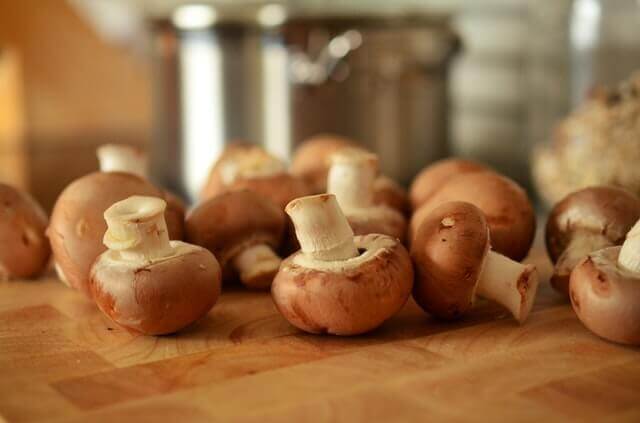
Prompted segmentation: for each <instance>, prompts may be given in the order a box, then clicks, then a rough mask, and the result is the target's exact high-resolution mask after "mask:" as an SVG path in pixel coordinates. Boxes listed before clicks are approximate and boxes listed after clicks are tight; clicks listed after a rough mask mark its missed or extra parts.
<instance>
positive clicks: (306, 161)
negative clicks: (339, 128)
mask: <svg viewBox="0 0 640 423" xmlns="http://www.w3.org/2000/svg"><path fill="white" fill-rule="evenodd" d="M343 148H362V147H359V146H358V144H357V143H356V142H355V141H353V140H350V139H348V138H344V137H341V136H339V135H331V134H322V135H316V136H314V137H311V138H309V139H307V140H305V141H303V142H302V143H301V144H300V146H299V147H298V148H297V149H296V151H295V153H294V155H293V159H292V161H291V173H293V174H294V175H297V176H300V177H302V178H304V179H305V180H306V181H307V182H308V184H309V186H310V187H311V192H312V193H315V194H321V193H324V192H326V191H327V176H328V173H329V168H330V167H331V156H332V155H333V154H334V153H337V152H338V151H340V150H341V149H343ZM362 150H365V149H364V148H362ZM365 151H366V150H365ZM373 191H374V194H373V202H374V204H377V205H385V206H389V207H391V208H393V209H396V210H397V211H399V212H400V213H402V214H407V213H408V211H409V198H408V195H407V192H406V190H405V189H404V188H403V187H402V186H400V185H399V184H398V183H396V182H395V181H394V180H392V179H391V178H389V177H387V176H384V175H380V176H378V177H377V178H376V181H375V183H374V185H373Z"/></svg>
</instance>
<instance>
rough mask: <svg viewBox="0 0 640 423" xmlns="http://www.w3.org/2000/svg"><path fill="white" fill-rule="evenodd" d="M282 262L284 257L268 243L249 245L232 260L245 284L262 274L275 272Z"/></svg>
mask: <svg viewBox="0 0 640 423" xmlns="http://www.w3.org/2000/svg"><path fill="white" fill-rule="evenodd" d="M281 262H282V259H281V258H280V257H278V255H277V254H276V253H275V252H274V251H273V250H272V249H271V247H269V246H268V245H266V244H258V245H254V246H252V247H249V248H247V249H245V250H243V251H242V252H240V253H239V254H238V255H236V256H235V257H234V258H233V260H232V263H233V266H234V267H235V269H236V270H237V271H238V274H239V276H240V280H241V281H242V282H243V283H245V284H247V283H248V282H250V281H252V280H255V279H257V278H259V277H260V276H261V275H266V274H272V275H273V274H275V273H276V272H277V271H278V269H279V268H280V263H281Z"/></svg>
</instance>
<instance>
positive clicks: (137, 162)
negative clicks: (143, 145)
mask: <svg viewBox="0 0 640 423" xmlns="http://www.w3.org/2000/svg"><path fill="white" fill-rule="evenodd" d="M96 153H97V155H98V161H99V162H100V170H101V171H102V172H126V173H133V174H134V175H138V176H140V177H141V178H145V179H146V177H147V157H146V154H144V152H142V151H141V150H140V149H137V148H135V147H131V146H128V145H119V144H105V145H101V146H100V147H98V149H97V151H96Z"/></svg>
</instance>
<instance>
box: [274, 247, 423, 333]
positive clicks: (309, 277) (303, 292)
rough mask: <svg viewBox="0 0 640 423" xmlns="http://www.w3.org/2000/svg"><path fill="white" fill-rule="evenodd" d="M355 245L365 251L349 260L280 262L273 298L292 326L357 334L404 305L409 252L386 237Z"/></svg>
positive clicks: (294, 258)
mask: <svg viewBox="0 0 640 423" xmlns="http://www.w3.org/2000/svg"><path fill="white" fill-rule="evenodd" d="M354 241H355V244H356V246H357V247H358V248H359V249H360V250H361V251H362V250H364V252H363V253H362V254H361V255H359V256H357V257H354V258H352V259H348V260H344V261H329V262H322V261H319V260H313V259H307V258H306V257H305V256H304V254H303V253H302V252H297V253H294V254H293V255H291V256H289V257H288V258H287V259H286V260H284V261H283V263H282V265H281V266H280V271H279V272H278V274H277V275H276V278H275V279H274V281H273V284H272V286H271V293H272V297H273V300H274V303H275V305H276V307H277V308H278V310H279V311H280V313H281V314H282V315H283V316H284V317H285V318H286V319H287V320H288V321H289V322H290V323H291V324H292V325H294V326H296V327H297V328H299V329H301V330H303V331H306V332H310V333H316V334H321V333H329V334H334V335H357V334H362V333H365V332H368V331H371V330H373V329H375V328H377V327H378V326H380V325H381V324H382V323H383V322H385V321H386V320H387V319H389V318H390V317H391V316H393V315H394V314H395V313H397V312H398V311H399V310H400V309H401V308H402V307H403V306H404V304H405V303H406V301H407V299H408V298H409V295H410V294H411V287H412V285H413V267H412V265H411V260H410V258H409V254H408V253H407V250H406V249H405V248H404V247H403V246H402V245H401V244H400V243H399V242H398V241H397V240H395V239H393V238H391V237H388V236H385V235H379V234H371V235H365V236H356V237H354Z"/></svg>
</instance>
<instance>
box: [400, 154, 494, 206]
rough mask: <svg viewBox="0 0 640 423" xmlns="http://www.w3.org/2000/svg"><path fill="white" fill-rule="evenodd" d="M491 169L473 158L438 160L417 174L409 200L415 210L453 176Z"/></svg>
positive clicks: (410, 189)
mask: <svg viewBox="0 0 640 423" xmlns="http://www.w3.org/2000/svg"><path fill="white" fill-rule="evenodd" d="M486 171H491V169H489V168H488V167H486V166H484V165H482V164H480V163H476V162H474V161H471V160H466V159H461V158H458V157H453V158H449V159H443V160H438V161H436V162H434V163H432V164H430V165H429V166H427V167H425V168H424V169H422V170H421V171H420V173H418V175H416V177H415V178H414V179H413V182H411V186H410V187H409V201H410V203H411V208H412V209H413V210H416V209H418V208H419V207H420V206H421V205H422V204H424V203H425V202H426V201H427V200H428V199H429V197H431V196H432V195H433V194H435V193H436V191H438V189H440V187H441V186H442V185H443V184H444V183H446V182H447V181H449V180H450V179H451V178H453V177H455V176H458V175H461V174H463V173H472V172H486Z"/></svg>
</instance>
